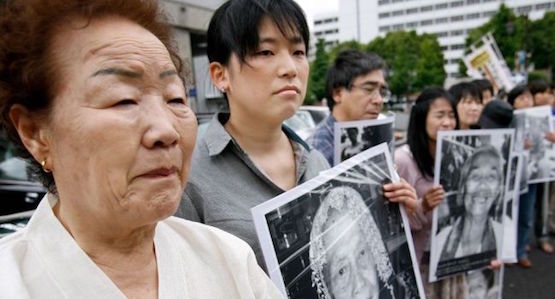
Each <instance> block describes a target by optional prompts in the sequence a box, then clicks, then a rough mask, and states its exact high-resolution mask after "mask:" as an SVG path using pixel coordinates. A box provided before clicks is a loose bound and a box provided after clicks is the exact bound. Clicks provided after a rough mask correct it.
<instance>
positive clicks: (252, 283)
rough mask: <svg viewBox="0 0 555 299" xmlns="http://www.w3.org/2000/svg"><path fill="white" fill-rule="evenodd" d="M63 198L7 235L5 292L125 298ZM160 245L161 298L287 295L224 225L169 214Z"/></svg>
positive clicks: (0, 269) (2, 272) (45, 204)
mask: <svg viewBox="0 0 555 299" xmlns="http://www.w3.org/2000/svg"><path fill="white" fill-rule="evenodd" d="M56 201H57V200H56V199H55V197H54V196H50V198H48V196H46V197H45V198H44V199H43V200H42V202H41V203H40V204H39V206H38V208H37V210H36V211H35V214H34V215H33V217H32V218H31V220H30V221H29V224H28V226H27V227H26V228H25V229H23V230H22V231H20V232H17V233H14V234H13V235H10V236H8V237H6V238H4V239H1V240H0V298H125V295H124V294H123V293H122V292H121V291H120V290H119V289H118V288H117V286H116V285H115V284H114V283H113V282H112V281H111V280H110V278H109V277H108V276H107V275H106V274H104V272H103V271H102V270H101V269H100V268H99V267H98V266H97V265H96V264H95V263H94V262H93V261H92V260H91V259H90V258H89V256H88V255H87V254H86V253H85V252H84V251H83V250H82V249H81V248H80V247H79V245H78V244H77V243H76V242H75V240H74V239H73V238H72V237H71V235H70V234H69V233H68V231H67V230H66V229H65V228H64V227H63V226H62V224H61V223H60V222H59V221H58V219H57V218H56V217H55V215H54V213H53V212H52V207H53V206H54V205H55V203H56ZM154 246H155V250H156V260H157V266H158V296H159V298H282V297H281V294H280V293H279V291H278V290H277V288H276V287H275V286H274V285H273V284H272V282H271V281H270V279H269V278H268V277H267V276H266V274H265V273H264V272H263V271H262V269H261V268H260V267H259V266H258V264H257V263H256V258H255V256H254V254H253V252H252V250H251V249H250V247H249V246H248V245H247V244H246V243H245V242H244V241H242V240H240V239H238V238H236V237H234V236H232V235H230V234H228V233H225V232H223V231H221V230H219V229H217V228H213V227H209V226H207V225H203V224H199V223H194V222H190V221H186V220H183V219H179V218H176V217H170V218H168V219H166V220H164V221H161V222H159V223H158V225H157V226H156V232H155V235H154Z"/></svg>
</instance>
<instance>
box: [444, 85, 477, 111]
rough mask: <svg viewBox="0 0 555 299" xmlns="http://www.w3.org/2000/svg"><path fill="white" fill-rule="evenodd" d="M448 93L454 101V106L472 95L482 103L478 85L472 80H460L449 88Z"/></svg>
mask: <svg viewBox="0 0 555 299" xmlns="http://www.w3.org/2000/svg"><path fill="white" fill-rule="evenodd" d="M449 94H450V95H451V98H452V99H453V102H454V103H455V106H457V105H458V104H459V102H460V101H461V100H462V99H464V98H466V97H469V96H470V97H473V98H475V99H477V100H478V101H479V102H480V104H481V103H482V93H481V92H480V90H479V89H478V86H477V85H476V84H474V83H472V82H461V83H458V84H455V85H453V86H451V88H449Z"/></svg>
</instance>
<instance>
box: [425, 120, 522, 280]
mask: <svg viewBox="0 0 555 299" xmlns="http://www.w3.org/2000/svg"><path fill="white" fill-rule="evenodd" d="M513 138H514V130H512V129H506V130H481V131H456V132H440V135H438V140H441V142H438V145H439V146H438V149H437V154H436V156H437V157H440V158H439V159H437V160H436V173H439V176H437V177H435V180H436V183H440V184H442V185H443V186H449V187H448V188H445V191H446V200H445V201H444V202H443V203H441V204H440V205H439V206H438V208H437V209H435V210H434V215H433V224H432V227H433V228H432V240H431V259H430V277H429V279H430V281H437V280H439V279H442V278H445V277H448V276H450V275H453V274H456V273H461V272H465V271H469V270H475V269H481V268H484V267H486V266H488V265H489V264H490V262H491V260H494V259H497V258H498V257H499V258H500V257H501V256H500V254H501V253H500V251H501V248H502V245H503V243H502V242H503V218H504V216H503V212H504V205H505V204H504V191H505V190H506V187H507V185H506V184H507V183H508V180H507V179H506V178H507V177H508V176H507V171H508V165H509V153H510V149H511V148H512V140H513ZM465 142H469V143H471V144H473V145H474V147H472V146H470V145H468V143H465ZM453 146H458V147H461V148H465V150H464V151H462V152H464V153H465V156H463V157H462V163H458V164H454V163H453V161H454V159H453V158H450V156H451V155H452V153H456V152H458V153H461V151H453V150H452V149H453ZM446 150H449V151H446ZM459 158H460V157H459ZM459 160H460V159H459ZM446 163H447V164H449V163H451V165H442V164H446ZM444 169H451V170H452V173H458V176H457V179H456V180H455V181H453V180H452V179H453V177H450V176H448V175H446V174H449V172H447V173H444V172H442V170H444Z"/></svg>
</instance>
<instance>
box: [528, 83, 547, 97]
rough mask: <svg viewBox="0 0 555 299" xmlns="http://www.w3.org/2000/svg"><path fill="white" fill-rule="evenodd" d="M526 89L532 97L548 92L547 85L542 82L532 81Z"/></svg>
mask: <svg viewBox="0 0 555 299" xmlns="http://www.w3.org/2000/svg"><path fill="white" fill-rule="evenodd" d="M528 89H530V92H531V93H532V95H536V93H542V92H547V91H549V84H547V82H545V81H544V80H541V79H540V80H534V81H531V82H529V83H528Z"/></svg>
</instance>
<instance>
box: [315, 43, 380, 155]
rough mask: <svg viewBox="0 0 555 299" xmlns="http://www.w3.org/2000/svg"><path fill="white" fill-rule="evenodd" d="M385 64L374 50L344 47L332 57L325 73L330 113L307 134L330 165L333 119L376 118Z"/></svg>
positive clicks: (332, 152) (332, 151)
mask: <svg viewBox="0 0 555 299" xmlns="http://www.w3.org/2000/svg"><path fill="white" fill-rule="evenodd" d="M385 77H386V65H385V62H384V60H383V59H382V58H381V57H380V56H378V55H376V54H374V53H363V52H360V51H356V50H345V51H343V52H341V53H340V54H339V55H338V56H337V58H336V59H335V61H334V63H333V65H332V66H331V67H330V68H329V69H328V72H327V74H326V99H327V103H328V106H329V108H330V111H331V114H330V115H329V116H328V118H327V119H325V120H324V121H323V122H322V123H321V124H320V125H319V126H318V127H317V128H316V130H315V131H314V133H313V134H312V135H311V136H310V137H309V138H308V143H310V144H311V145H312V146H313V147H314V148H316V149H317V150H319V151H320V152H322V154H323V155H324V157H326V159H327V160H328V163H330V165H333V161H334V148H333V141H334V130H333V127H334V123H335V122H336V121H353V120H366V119H376V118H380V117H383V116H380V112H381V111H382V108H383V103H384V102H387V101H388V99H389V96H390V92H389V90H388V88H387V83H386V82H385Z"/></svg>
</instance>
